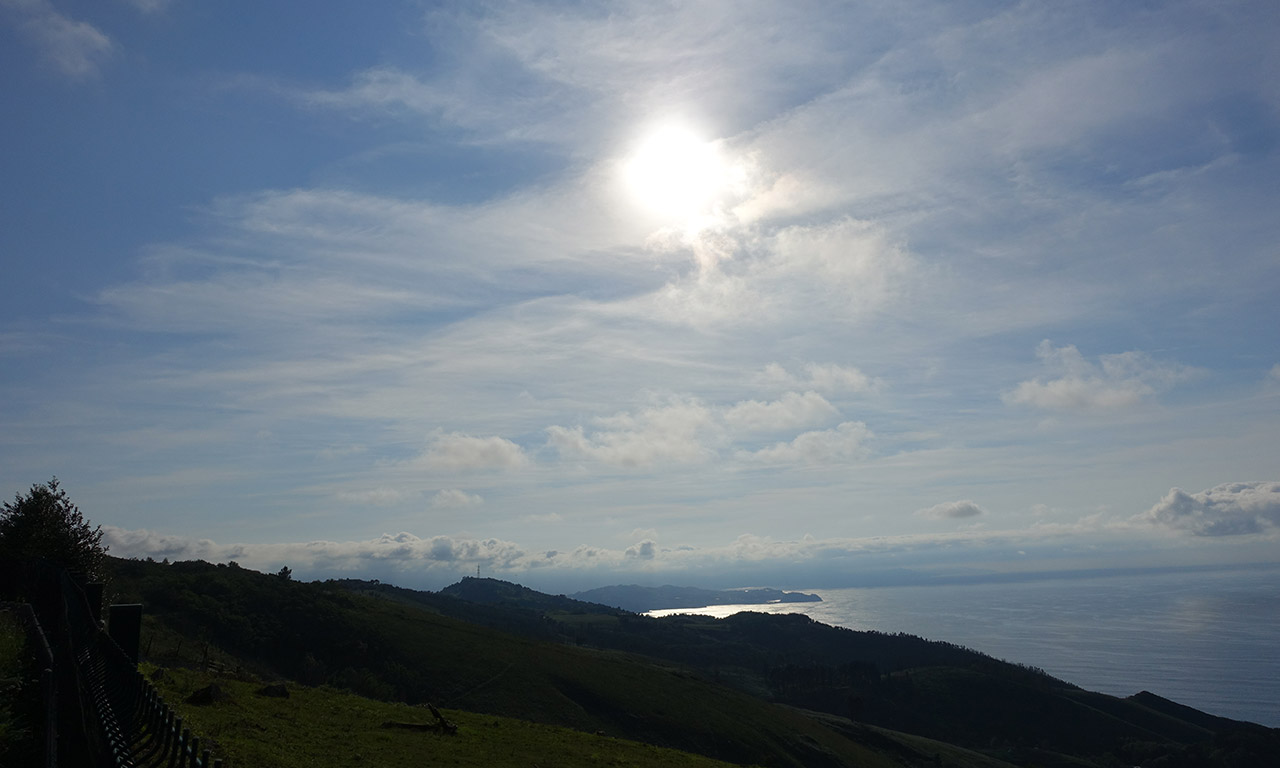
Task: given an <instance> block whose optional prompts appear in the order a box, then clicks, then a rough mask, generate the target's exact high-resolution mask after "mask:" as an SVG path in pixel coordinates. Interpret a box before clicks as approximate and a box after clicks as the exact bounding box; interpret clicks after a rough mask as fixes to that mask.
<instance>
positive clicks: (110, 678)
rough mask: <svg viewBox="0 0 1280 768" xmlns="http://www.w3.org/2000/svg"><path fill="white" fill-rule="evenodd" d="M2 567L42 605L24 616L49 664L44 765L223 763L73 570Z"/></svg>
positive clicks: (181, 767) (186, 766)
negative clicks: (97, 608)
mask: <svg viewBox="0 0 1280 768" xmlns="http://www.w3.org/2000/svg"><path fill="white" fill-rule="evenodd" d="M0 570H2V571H4V572H3V573H0V577H3V580H4V581H8V582H10V583H9V584H8V586H10V587H11V588H16V589H17V590H18V591H21V592H23V593H24V594H25V595H26V596H27V599H28V600H30V601H31V608H34V610H31V608H28V609H27V611H28V612H27V613H24V614H22V616H23V618H24V619H25V621H24V623H26V624H27V625H28V645H29V646H33V647H35V648H36V655H37V666H38V668H40V669H42V670H44V676H43V678H42V688H41V696H42V698H43V707H42V710H43V711H44V713H45V720H46V722H45V723H44V727H45V728H44V733H45V736H46V742H45V750H44V751H45V759H44V761H42V765H43V766H44V768H57V767H58V766H66V767H67V768H70V767H71V766H74V767H75V768H80V766H95V767H101V768H161V767H162V766H163V767H164V768H223V761H222V760H219V759H215V758H213V756H212V755H211V754H210V752H209V750H208V749H202V748H201V744H200V739H199V738H198V737H196V736H194V735H192V733H191V730H190V729H189V728H187V727H186V726H185V724H184V723H183V720H182V718H181V717H178V716H177V714H176V713H175V712H174V711H173V710H171V709H170V708H169V706H168V705H166V704H165V702H164V700H163V699H162V698H161V697H160V694H159V693H157V692H156V689H155V687H154V686H153V685H152V684H151V682H150V681H149V680H147V679H146V678H145V677H144V676H143V675H142V673H141V672H139V671H138V667H137V664H136V663H134V661H133V659H131V658H130V657H129V655H128V654H126V653H125V652H124V651H123V650H122V649H121V648H120V646H119V645H117V644H116V642H115V641H114V640H112V639H111V637H110V636H108V635H107V633H106V632H105V631H103V629H102V627H101V626H100V625H99V623H98V621H97V619H96V618H95V616H94V612H93V611H92V610H90V608H89V604H88V602H87V601H86V599H85V595H84V591H83V589H82V587H81V586H80V585H79V584H77V583H76V581H75V580H74V579H72V578H71V577H70V575H69V574H67V573H66V572H65V571H60V570H57V569H53V568H51V567H50V566H49V565H48V564H42V563H36V564H25V566H24V567H23V568H22V569H21V572H18V571H16V570H15V569H14V568H12V567H9V568H3V569H0ZM36 638H38V639H36ZM33 641H34V642H33ZM41 648H43V652H42V651H41Z"/></svg>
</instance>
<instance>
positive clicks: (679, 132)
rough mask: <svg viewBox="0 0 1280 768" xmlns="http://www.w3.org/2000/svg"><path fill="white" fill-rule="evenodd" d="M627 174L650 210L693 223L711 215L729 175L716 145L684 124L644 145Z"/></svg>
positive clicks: (666, 129)
mask: <svg viewBox="0 0 1280 768" xmlns="http://www.w3.org/2000/svg"><path fill="white" fill-rule="evenodd" d="M623 176H624V179H625V181H626V185H627V188H628V189H629V191H630V192H631V194H632V195H633V196H634V197H635V199H636V201H637V202H639V203H640V205H642V206H643V207H644V208H646V209H648V210H649V212H651V213H653V214H655V215H658V216H660V217H662V218H666V219H684V220H691V219H694V218H697V217H699V216H702V215H704V214H706V213H708V212H709V209H710V208H711V207H712V206H713V204H714V203H715V202H716V199H717V198H718V197H719V196H720V195H721V194H722V193H723V192H724V191H725V189H726V187H727V186H728V184H729V181H730V176H731V173H730V169H729V165H728V163H726V162H725V160H724V158H723V157H722V156H721V153H720V150H719V148H718V147H717V146H716V144H714V143H712V142H709V141H705V140H704V139H702V138H701V137H699V136H698V135H697V134H695V133H694V132H693V131H692V130H690V129H688V128H685V127H683V126H679V125H666V126H662V127H661V128H658V129H656V130H654V131H653V132H652V133H650V134H649V135H648V136H647V137H646V138H645V139H644V140H643V141H642V142H641V143H640V145H639V147H638V148H637V149H636V151H635V152H634V153H633V154H632V155H631V156H630V158H628V159H627V160H626V162H625V165H624V166H623Z"/></svg>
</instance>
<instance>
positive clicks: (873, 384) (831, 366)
mask: <svg viewBox="0 0 1280 768" xmlns="http://www.w3.org/2000/svg"><path fill="white" fill-rule="evenodd" d="M803 371H804V375H802V376H797V375H795V374H793V373H791V372H790V371H788V370H787V369H786V368H784V367H783V366H781V365H779V364H778V363H769V364H768V365H766V366H765V367H764V370H762V371H761V372H760V373H759V374H758V375H757V376H756V377H755V378H756V381H757V382H758V383H759V384H760V385H761V386H765V387H769V388H776V389H795V390H814V391H817V392H821V393H823V394H827V395H836V394H860V393H864V392H872V391H875V390H876V389H878V388H879V387H880V386H881V382H880V381H879V380H877V379H872V378H871V377H870V376H867V375H866V374H865V373H863V372H862V371H860V370H858V369H857V368H855V367H853V366H847V365H836V364H835V363H805V365H804V366H803Z"/></svg>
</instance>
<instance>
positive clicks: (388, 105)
mask: <svg viewBox="0 0 1280 768" xmlns="http://www.w3.org/2000/svg"><path fill="white" fill-rule="evenodd" d="M279 90H282V91H284V92H286V93H290V94H292V95H293V96H294V97H295V98H297V99H298V100H300V101H302V102H303V103H306V104H309V105H313V106H317V107H327V108H331V109H342V110H357V111H360V110H368V109H369V108H378V109H400V108H404V109H409V110H412V111H414V112H421V113H427V114H431V113H435V112H438V111H440V110H441V109H443V108H444V107H445V106H446V105H447V103H448V100H447V98H445V97H444V96H443V95H442V94H441V93H440V92H439V91H438V90H436V89H435V88H433V87H431V86H430V85H428V84H426V83H424V82H423V81H421V80H419V79H418V78H417V77H415V76H414V75H412V74H410V73H408V72H405V71H403V70H399V69H396V68H394V67H380V68H375V69H366V70H364V71H362V72H358V73H356V74H355V75H354V76H353V77H352V78H351V84H350V85H349V86H347V87H346V88H343V89H341V90H310V91H305V90H290V89H285V88H280V89H279Z"/></svg>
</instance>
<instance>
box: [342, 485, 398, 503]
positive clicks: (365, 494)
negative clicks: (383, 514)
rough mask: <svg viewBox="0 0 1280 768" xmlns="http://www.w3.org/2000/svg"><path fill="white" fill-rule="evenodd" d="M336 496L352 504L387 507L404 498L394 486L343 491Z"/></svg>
mask: <svg viewBox="0 0 1280 768" xmlns="http://www.w3.org/2000/svg"><path fill="white" fill-rule="evenodd" d="M338 498H339V499H341V500H343V501H346V502H349V503H352V504H360V505H366V504H368V505H372V506H377V507H387V506H391V505H393V504H396V503H398V502H399V501H401V500H402V499H404V494H403V493H402V492H400V491H397V490H396V489H394V488H374V489H372V490H368V491H344V492H342V493H339V494H338Z"/></svg>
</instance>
